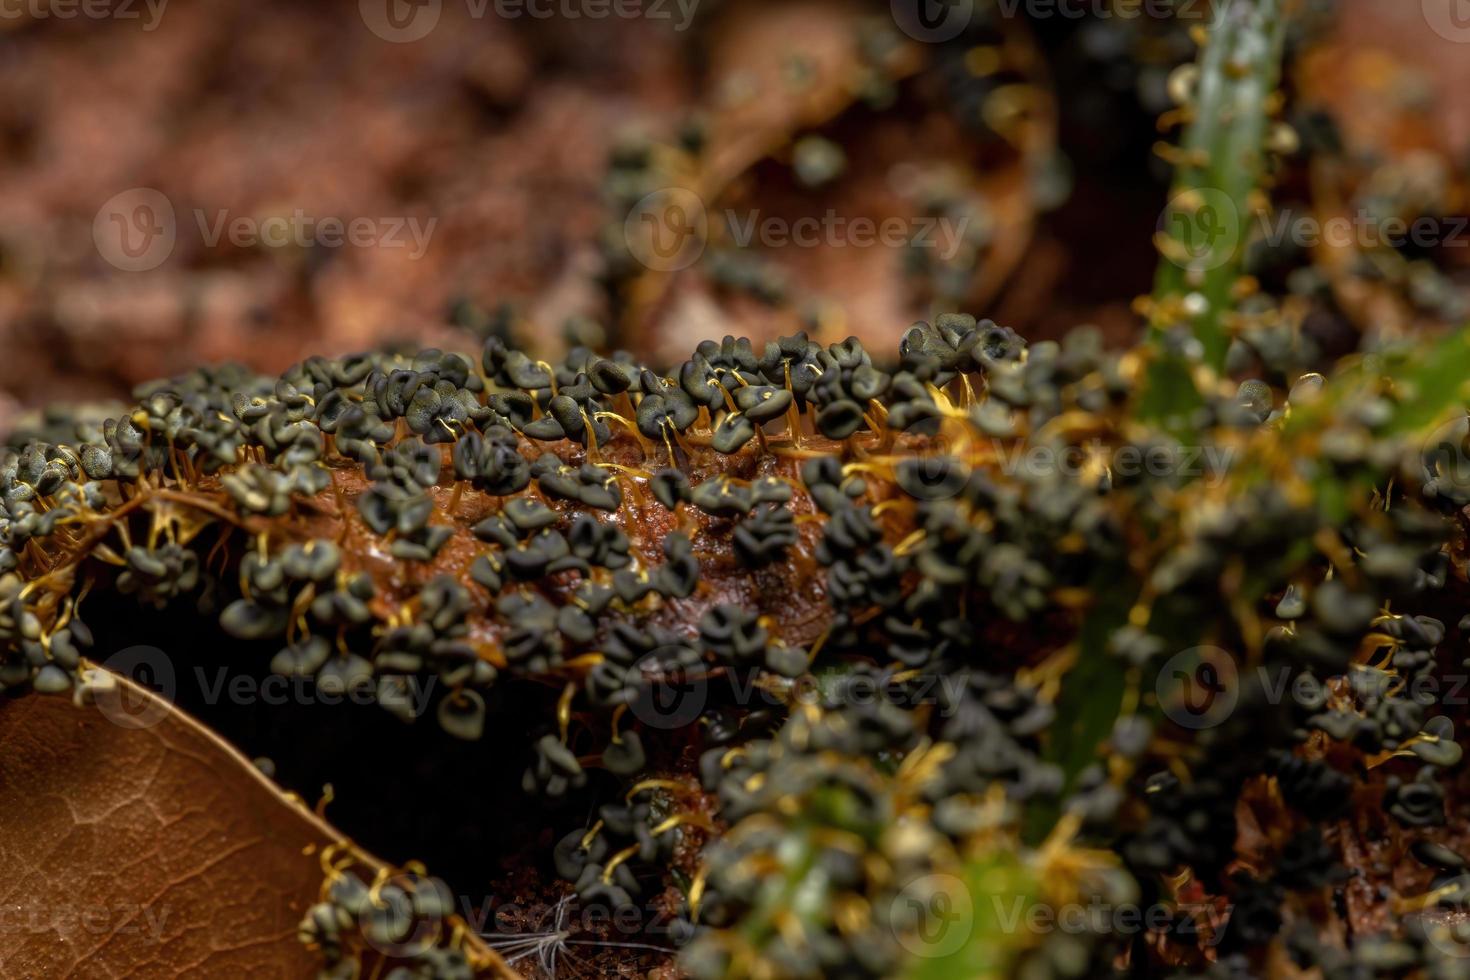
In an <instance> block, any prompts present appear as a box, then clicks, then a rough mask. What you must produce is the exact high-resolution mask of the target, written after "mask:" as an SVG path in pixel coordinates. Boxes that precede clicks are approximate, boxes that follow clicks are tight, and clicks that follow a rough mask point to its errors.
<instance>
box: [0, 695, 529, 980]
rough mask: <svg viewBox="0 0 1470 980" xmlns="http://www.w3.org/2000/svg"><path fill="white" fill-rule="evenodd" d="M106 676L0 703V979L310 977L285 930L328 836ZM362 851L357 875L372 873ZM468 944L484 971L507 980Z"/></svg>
mask: <svg viewBox="0 0 1470 980" xmlns="http://www.w3.org/2000/svg"><path fill="white" fill-rule="evenodd" d="M117 685H118V686H117V687H116V688H115V689H114V693H113V694H107V693H103V694H101V695H99V698H98V700H97V702H96V703H95V704H90V705H85V706H79V705H78V704H76V703H74V702H73V701H72V700H69V699H65V698H60V697H50V696H44V695H29V696H25V697H20V698H15V699H7V700H5V701H4V702H3V703H0V744H4V746H5V751H4V752H3V753H0V814H3V821H0V826H3V828H4V832H3V833H0V867H3V868H5V870H6V881H5V883H4V884H3V885H0V915H3V922H4V924H5V930H4V931H5V941H4V942H3V943H0V976H5V977H70V976H84V977H123V976H127V977H170V978H172V977H200V978H206V977H208V978H213V977H229V976H262V977H310V976H314V975H315V973H316V971H317V970H318V969H319V968H320V966H321V962H320V960H319V958H318V957H317V955H316V954H315V953H314V952H312V951H311V950H309V949H307V948H306V947H305V946H303V945H302V943H301V942H300V941H299V940H298V939H297V936H296V929H297V924H298V923H299V922H300V921H301V917H302V915H303V913H304V912H305V911H306V910H307V908H309V907H310V906H311V905H312V904H313V903H315V902H316V901H317V900H318V893H319V890H320V888H321V885H322V881H323V872H322V867H321V861H320V857H319V855H320V852H321V850H322V849H323V848H325V847H328V846H330V845H333V844H334V843H335V844H339V845H340V842H341V841H342V835H341V834H339V833H338V832H337V831H335V830H333V829H332V828H331V827H330V826H329V825H327V824H326V823H325V822H323V821H322V820H321V819H319V818H318V817H317V816H315V815H314V814H312V813H311V812H309V811H308V810H307V809H306V808H305V807H304V806H303V805H301V804H300V803H299V802H297V801H294V800H292V799H291V798H289V797H287V796H285V795H284V794H283V793H282V792H281V791H280V790H279V789H278V788H277V787H276V786H275V785H274V784H273V783H271V782H270V781H269V780H268V779H266V778H265V776H263V775H262V774H261V773H260V772H259V770H257V769H256V768H255V767H254V766H253V765H251V764H250V762H249V761H248V760H246V759H245V758H244V757H243V756H241V755H240V754H239V753H238V752H237V751H235V749H233V748H232V747H231V746H229V745H228V744H226V743H225V742H223V741H221V740H220V739H219V738H218V737H217V736H215V735H214V734H212V733H211V732H209V731H208V730H206V729H205V728H203V727H202V726H200V725H199V724H198V723H197V722H195V721H194V720H193V719H191V718H189V717H188V716H186V715H185V714H183V713H182V712H180V711H177V710H175V709H174V708H173V707H172V706H171V705H169V704H168V703H167V702H165V701H162V700H160V699H158V698H157V697H155V696H154V695H152V694H151V693H149V692H147V691H145V690H143V689H142V688H139V687H136V686H135V685H133V684H132V683H131V682H129V681H127V680H125V679H118V680H117ZM113 719H116V720H117V721H116V722H115V721H114V720H113ZM118 722H121V723H118ZM361 858H362V860H361V861H360V863H361V864H362V867H363V868H364V869H365V870H366V871H367V874H368V876H369V878H370V877H371V875H372V874H373V872H374V871H375V870H376V869H377V868H379V867H382V865H381V864H378V865H377V866H376V867H375V866H374V862H373V861H372V859H370V858H367V857H366V856H365V855H362V856H361ZM474 952H475V953H477V954H479V956H480V958H481V959H482V960H483V961H484V962H487V963H490V964H492V967H491V969H490V970H489V971H488V972H486V973H485V974H484V975H487V976H494V975H505V976H510V975H512V974H511V973H510V971H509V970H508V969H507V968H505V967H504V966H503V964H502V963H501V961H500V960H499V959H498V957H496V956H495V954H494V953H492V952H490V951H489V950H488V949H485V948H484V947H481V946H478V944H477V945H476V948H475V950H474Z"/></svg>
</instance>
